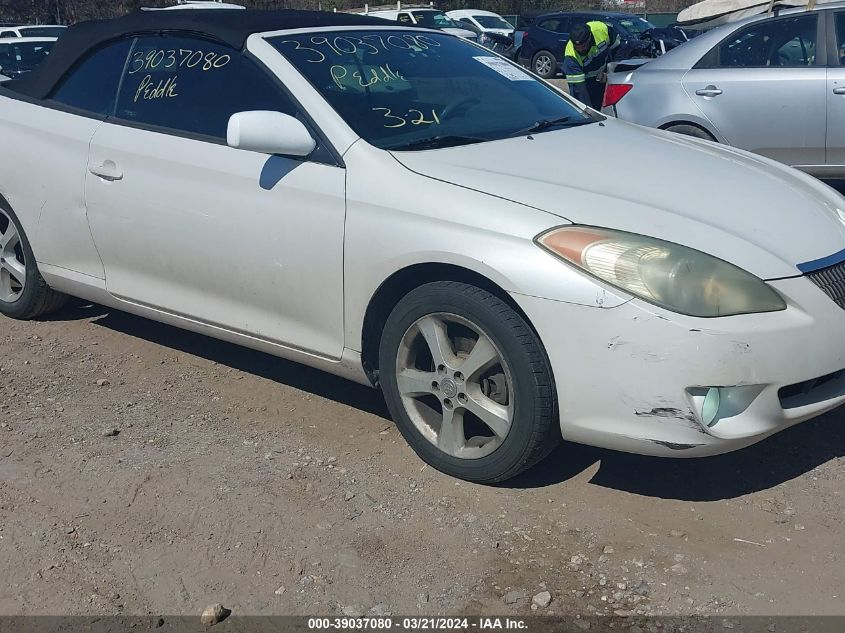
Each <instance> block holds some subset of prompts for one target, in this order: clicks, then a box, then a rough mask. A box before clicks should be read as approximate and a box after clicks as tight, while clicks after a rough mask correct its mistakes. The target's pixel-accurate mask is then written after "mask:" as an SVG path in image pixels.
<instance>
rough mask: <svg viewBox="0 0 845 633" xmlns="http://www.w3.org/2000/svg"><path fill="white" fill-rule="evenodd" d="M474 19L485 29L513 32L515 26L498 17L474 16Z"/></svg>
mask: <svg viewBox="0 0 845 633" xmlns="http://www.w3.org/2000/svg"><path fill="white" fill-rule="evenodd" d="M472 18H473V19H474V20H475V21H476V22H478V23H479V24H480V25H481V26H482V27H484V28H485V29H507V30H508V31H513V24H511V23H510V22H508V21H507V20H505V19H504V18H500V17H499V16H498V15H474V16H472Z"/></svg>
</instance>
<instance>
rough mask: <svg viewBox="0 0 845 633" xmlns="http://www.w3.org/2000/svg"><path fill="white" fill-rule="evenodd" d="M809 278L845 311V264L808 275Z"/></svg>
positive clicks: (841, 263)
mask: <svg viewBox="0 0 845 633" xmlns="http://www.w3.org/2000/svg"><path fill="white" fill-rule="evenodd" d="M807 278H808V279H809V280H810V281H812V282H813V283H814V284H816V285H817V286H818V287H819V288H821V289H822V291H824V293H825V294H826V295H827V296H828V297H830V298H831V299H833V300H834V301H835V302H836V305H838V306H839V307H840V308H843V309H845V262H840V263H838V264H836V265H834V266H830V267H829V268H822V269H821V270H814V271H813V272H811V273H807Z"/></svg>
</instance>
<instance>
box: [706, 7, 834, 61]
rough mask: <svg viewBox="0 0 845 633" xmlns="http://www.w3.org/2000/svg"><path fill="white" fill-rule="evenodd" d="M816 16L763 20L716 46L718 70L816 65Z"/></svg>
mask: <svg viewBox="0 0 845 633" xmlns="http://www.w3.org/2000/svg"><path fill="white" fill-rule="evenodd" d="M817 24H818V16H817V15H802V16H800V17H794V18H792V17H790V18H783V19H778V20H766V21H763V22H759V23H757V24H752V25H751V26H749V27H747V28H745V29H742V30H740V31H737V32H736V33H735V34H734V35H733V36H731V37H730V38H729V39H728V40H726V41H724V42H722V44H720V45H719V49H718V50H719V52H718V66H719V67H721V68H765V67H779V68H795V67H801V66H812V65H814V64H815V63H816V35H817Z"/></svg>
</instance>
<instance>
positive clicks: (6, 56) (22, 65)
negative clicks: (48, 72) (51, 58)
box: [0, 42, 53, 74]
mask: <svg viewBox="0 0 845 633" xmlns="http://www.w3.org/2000/svg"><path fill="white" fill-rule="evenodd" d="M51 48H53V42H20V43H17V42H16V43H14V44H0V73H3V74H8V73H25V72H29V71H30V70H32V69H33V68H35V67H36V66H38V64H40V63H41V62H42V61H43V60H44V58H45V57H47V55H48V54H49V53H50V49H51Z"/></svg>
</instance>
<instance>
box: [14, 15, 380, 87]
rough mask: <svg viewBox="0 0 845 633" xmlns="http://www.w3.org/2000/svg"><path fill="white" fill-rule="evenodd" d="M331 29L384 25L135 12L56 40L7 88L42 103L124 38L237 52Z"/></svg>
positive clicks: (348, 19) (359, 18)
mask: <svg viewBox="0 0 845 633" xmlns="http://www.w3.org/2000/svg"><path fill="white" fill-rule="evenodd" d="M332 26H381V27H384V26H385V21H384V20H381V19H379V18H369V17H366V16H363V15H351V14H348V13H329V12H327V11H296V10H292V9H286V10H278V11H249V10H248V11H244V10H242V9H221V8H216V9H195V10H192V11H155V10H154V11H145V10H141V11H135V12H133V13H129V14H127V15H125V16H123V17H120V18H114V19H112V20H91V21H88V22H80V23H79V24H75V25H73V26H71V27H69V28H68V29H67V31H65V33H64V34H63V35H62V36H61V37H60V38H59V41H58V42H57V43H56V46H55V47H53V51H52V52H51V54H50V56H49V57H48V58H47V59H46V60H45V61H44V62H43V63H42V64H41V65H40V66H39V67H38V68H37V69H36V70H35V71H33V72H32V73H30V74H29V76H28V77H26V78H24V79H21V80H19V81H17V82H15V83H14V85H13V86H12V85H9V86H8V87H10V88H13V89H14V90H15V91H16V92H19V93H21V94H24V95H27V96H29V97H32V98H35V99H44V98H46V97H47V96H48V95H49V94H50V92H51V91H52V90H53V87H54V86H55V85H56V84H57V83H58V82H59V81H60V80H61V79H62V77H64V75H65V74H66V73H67V72H68V71H69V70H70V69H71V68H72V67H73V65H74V64H75V63H76V62H77V61H78V60H79V59H81V58H83V57H85V56H86V55H87V54H88V53H89V52H90V51H92V50H94V49H96V48H99V47H100V46H102V45H103V44H106V43H107V42H110V41H113V40H116V39H120V38H121V37H124V36H127V35H142V34H144V35H148V34H154V33H167V32H174V31H177V32H182V33H192V34H195V35H201V36H204V37H207V38H211V39H214V40H217V41H219V42H221V43H223V44H227V45H228V46H231V47H232V48H235V49H237V50H241V49H243V47H244V44H245V43H246V40H247V38H248V37H249V36H250V35H252V34H253V33H263V32H266V31H280V30H284V29H300V28H324V27H332Z"/></svg>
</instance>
